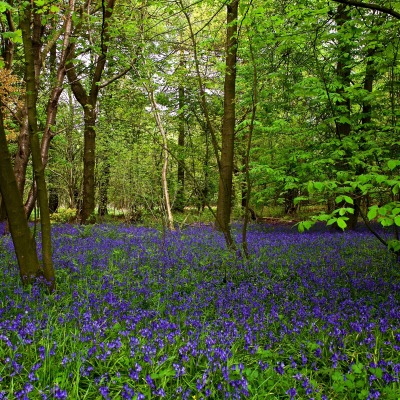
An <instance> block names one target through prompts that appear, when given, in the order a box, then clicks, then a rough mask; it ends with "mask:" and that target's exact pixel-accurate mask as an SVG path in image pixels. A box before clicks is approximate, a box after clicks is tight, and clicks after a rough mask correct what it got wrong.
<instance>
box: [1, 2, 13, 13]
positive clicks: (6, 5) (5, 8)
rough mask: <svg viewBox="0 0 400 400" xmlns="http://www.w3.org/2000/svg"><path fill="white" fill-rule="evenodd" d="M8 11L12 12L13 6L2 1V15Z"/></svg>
mask: <svg viewBox="0 0 400 400" xmlns="http://www.w3.org/2000/svg"><path fill="white" fill-rule="evenodd" d="M7 10H12V6H11V5H10V4H8V3H6V2H5V1H0V14H2V13H3V12H5V11H7Z"/></svg>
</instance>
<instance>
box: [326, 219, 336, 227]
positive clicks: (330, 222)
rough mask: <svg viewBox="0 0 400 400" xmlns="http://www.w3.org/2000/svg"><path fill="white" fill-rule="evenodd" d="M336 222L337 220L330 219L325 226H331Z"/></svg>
mask: <svg viewBox="0 0 400 400" xmlns="http://www.w3.org/2000/svg"><path fill="white" fill-rule="evenodd" d="M336 221H337V218H331V219H330V220H329V221H328V222H327V223H326V224H327V225H332V224H334V223H335V222H336Z"/></svg>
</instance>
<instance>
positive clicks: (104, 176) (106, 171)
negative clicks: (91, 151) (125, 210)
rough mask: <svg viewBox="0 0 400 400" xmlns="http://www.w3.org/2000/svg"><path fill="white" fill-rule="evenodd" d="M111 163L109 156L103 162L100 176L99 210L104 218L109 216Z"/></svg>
mask: <svg viewBox="0 0 400 400" xmlns="http://www.w3.org/2000/svg"><path fill="white" fill-rule="evenodd" d="M110 167H111V165H110V161H109V159H108V156H106V159H105V160H103V166H102V171H101V174H100V176H99V209H98V214H99V216H100V217H104V216H105V215H107V214H108V209H107V206H108V186H109V183H110Z"/></svg>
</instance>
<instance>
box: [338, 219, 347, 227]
mask: <svg viewBox="0 0 400 400" xmlns="http://www.w3.org/2000/svg"><path fill="white" fill-rule="evenodd" d="M337 224H338V227H339V228H341V229H345V228H346V226H347V224H346V221H345V220H344V219H343V218H342V217H339V218H338V219H337Z"/></svg>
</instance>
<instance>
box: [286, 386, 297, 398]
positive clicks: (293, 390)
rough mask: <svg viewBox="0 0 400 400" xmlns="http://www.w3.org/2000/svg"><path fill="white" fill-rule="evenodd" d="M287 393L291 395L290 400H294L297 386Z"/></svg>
mask: <svg viewBox="0 0 400 400" xmlns="http://www.w3.org/2000/svg"><path fill="white" fill-rule="evenodd" d="M286 394H288V395H289V396H290V400H293V399H294V398H295V396H296V395H297V390H296V389H295V388H290V389H289V390H288V391H287V392H286Z"/></svg>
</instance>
